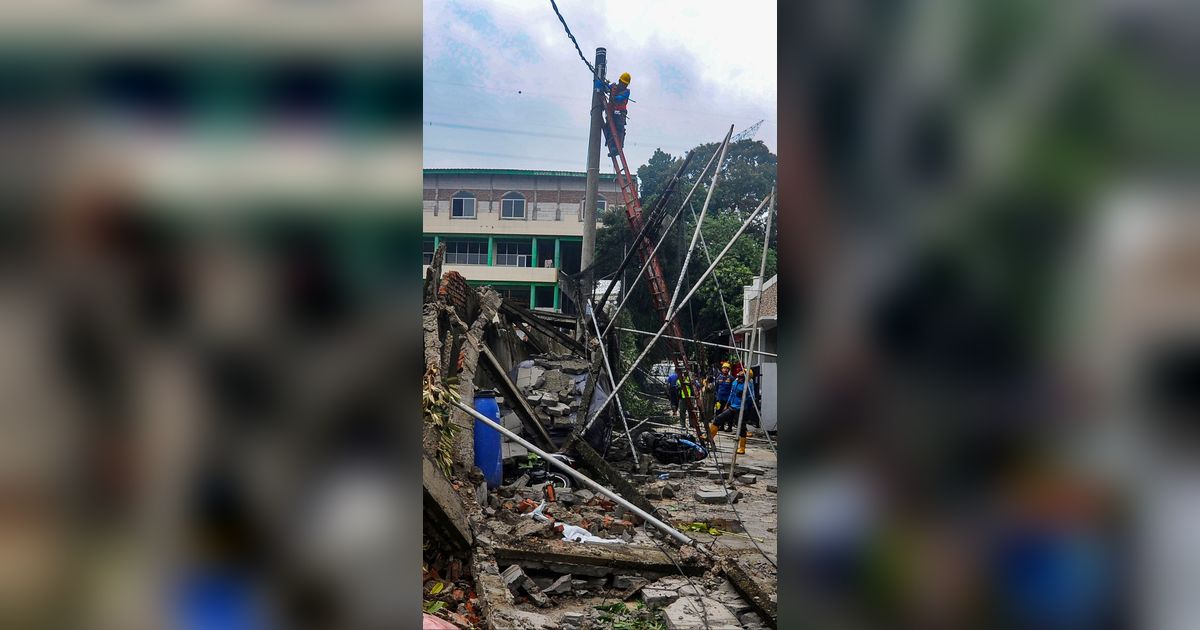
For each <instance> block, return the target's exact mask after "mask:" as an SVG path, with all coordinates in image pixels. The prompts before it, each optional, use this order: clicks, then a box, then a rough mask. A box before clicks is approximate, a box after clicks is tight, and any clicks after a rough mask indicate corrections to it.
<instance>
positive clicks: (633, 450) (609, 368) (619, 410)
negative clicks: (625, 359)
mask: <svg viewBox="0 0 1200 630" xmlns="http://www.w3.org/2000/svg"><path fill="white" fill-rule="evenodd" d="M584 308H585V309H587V314H588V315H590V316H591V318H592V325H593V326H595V328H596V334H597V335H599V334H600V322H597V321H596V311H595V310H594V309H592V306H591V305H590V304H585V305H584ZM596 341H598V342H599V345H600V356H601V357H603V358H604V369H605V370H606V371H607V372H608V382H609V384H610V385H611V386H613V387H616V386H617V382H616V381H614V380H613V371H612V364H611V363H609V361H608V349H606V348H605V347H604V338H603V337H599V336H598V337H596ZM587 404H588V405H591V401H590V400H589V401H587ZM617 413H619V414H621V424H622V425H624V426H625V435H629V421H628V420H626V419H625V408H624V407H622V406H621V399H620V398H618V399H617ZM584 415H585V416H586V415H587V412H586V411H585V412H584ZM629 452H630V453H632V454H633V463H634V464H640V463H641V462H639V461H638V456H637V449H636V448H634V447H633V440H629Z"/></svg>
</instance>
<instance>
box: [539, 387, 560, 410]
mask: <svg viewBox="0 0 1200 630" xmlns="http://www.w3.org/2000/svg"><path fill="white" fill-rule="evenodd" d="M558 402H559V400H558V393H557V392H554V391H547V392H541V400H540V401H539V404H541V405H545V406H547V407H549V406H551V405H557V404H558Z"/></svg>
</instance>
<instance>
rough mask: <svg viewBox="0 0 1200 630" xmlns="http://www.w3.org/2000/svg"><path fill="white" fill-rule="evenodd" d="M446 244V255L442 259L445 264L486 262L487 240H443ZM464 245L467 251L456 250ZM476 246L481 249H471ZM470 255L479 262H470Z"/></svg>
mask: <svg viewBox="0 0 1200 630" xmlns="http://www.w3.org/2000/svg"><path fill="white" fill-rule="evenodd" d="M442 242H443V243H445V244H446V257H445V258H444V259H443V260H444V262H445V263H446V264H447V265H483V266H487V264H488V251H487V250H488V247H487V241H485V240H481V239H470V238H464V239H456V240H450V239H447V240H443V241H442ZM464 245H465V246H466V249H467V251H465V252H462V251H458V250H459V249H460V248H461V247H462V246H464ZM473 246H476V247H477V248H478V249H480V250H481V251H478V252H476V251H471V250H472V249H474V248H475V247H473ZM472 257H475V258H474V259H475V260H479V261H480V262H471V260H472Z"/></svg>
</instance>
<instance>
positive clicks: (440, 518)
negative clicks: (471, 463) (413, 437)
mask: <svg viewBox="0 0 1200 630" xmlns="http://www.w3.org/2000/svg"><path fill="white" fill-rule="evenodd" d="M421 476H422V478H421V482H422V486H423V490H424V492H423V494H422V501H421V504H422V507H423V509H424V513H425V515H426V517H427V519H426V521H427V522H429V523H431V524H435V525H437V526H438V527H439V528H440V529H442V530H444V531H446V532H447V533H449V534H450V535H449V536H448V537H447V539H448V540H449V541H450V543H451V544H452V545H454V546H456V547H458V548H461V549H466V548H469V547H470V546H471V544H472V542H473V539H472V536H471V527H470V525H469V524H468V522H467V512H466V510H465V508H464V505H463V500H462V497H461V496H459V494H458V493H457V492H455V491H454V486H452V485H451V484H450V481H449V480H448V479H446V476H445V475H443V474H442V471H441V470H439V469H438V467H437V464H435V463H433V460H431V459H430V458H429V457H428V456H423V457H422V458H421Z"/></svg>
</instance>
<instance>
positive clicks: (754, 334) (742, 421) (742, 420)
mask: <svg viewBox="0 0 1200 630" xmlns="http://www.w3.org/2000/svg"><path fill="white" fill-rule="evenodd" d="M774 213H775V189H774V188H772V189H771V207H770V208H768V209H767V229H766V233H765V234H764V235H763V251H762V260H760V261H759V263H758V298H757V300H756V301H755V303H754V320H753V321H752V322H751V323H752V324H753V328H751V329H750V344H749V345H748V346H747V350H749V351H751V352H753V350H754V345H755V343H756V342H757V341H758V317H759V316H760V315H761V314H762V286H763V281H764V280H765V278H763V274H765V273H766V272H767V249H768V248H769V247H770V245H771V215H772V214H774ZM747 356H753V355H747ZM748 369H750V366H749V364H747V365H746V366H745V368H744V369H743V370H742V374H743V375H744V374H746V370H748ZM742 380H743V381H744V382H745V384H744V385H743V386H742V406H741V407H738V430H737V436H738V438H741V437H742V431H744V430H745V429H746V392H747V391H749V390H750V387H751V385H750V377H749V376H743V377H742ZM751 402H753V399H751ZM758 421H759V423H760V424H761V423H762V415H761V414H760V415H759V417H758ZM737 456H738V454H737V449H734V450H733V457H731V458H730V459H729V483H731V484H732V483H733V471H734V468H735V467H736V466H737Z"/></svg>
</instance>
